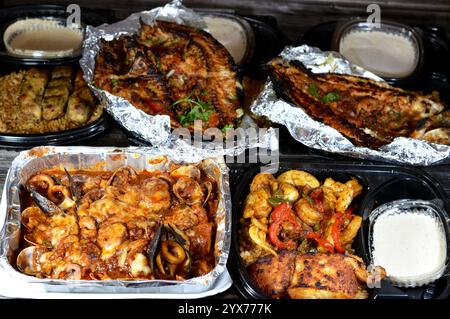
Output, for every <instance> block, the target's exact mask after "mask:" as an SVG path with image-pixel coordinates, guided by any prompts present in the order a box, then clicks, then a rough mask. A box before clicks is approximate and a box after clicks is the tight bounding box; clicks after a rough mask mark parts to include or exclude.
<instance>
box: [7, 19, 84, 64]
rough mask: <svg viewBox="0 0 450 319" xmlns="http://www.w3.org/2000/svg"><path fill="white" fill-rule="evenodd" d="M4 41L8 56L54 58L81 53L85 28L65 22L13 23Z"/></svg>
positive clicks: (8, 28) (26, 21)
mask: <svg viewBox="0 0 450 319" xmlns="http://www.w3.org/2000/svg"><path fill="white" fill-rule="evenodd" d="M3 42H4V44H5V47H6V50H7V52H8V54H10V55H12V56H17V57H23V58H35V59H40V58H42V59H52V58H65V57H74V56H77V55H80V54H81V49H82V44H83V28H82V27H81V26H76V25H74V26H67V25H66V21H65V20H64V19H59V18H53V17H46V18H27V19H21V20H17V21H15V22H13V23H12V24H10V25H9V26H8V27H7V28H6V30H5V32H4V34H3Z"/></svg>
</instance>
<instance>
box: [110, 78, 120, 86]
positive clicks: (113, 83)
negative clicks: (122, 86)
mask: <svg viewBox="0 0 450 319" xmlns="http://www.w3.org/2000/svg"><path fill="white" fill-rule="evenodd" d="M111 84H112V86H113V87H115V86H116V85H117V84H119V81H118V80H117V79H111Z"/></svg>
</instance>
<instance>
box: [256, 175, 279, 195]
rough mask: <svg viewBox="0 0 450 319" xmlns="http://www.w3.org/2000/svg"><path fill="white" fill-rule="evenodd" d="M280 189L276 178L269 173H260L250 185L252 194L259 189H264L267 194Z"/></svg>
mask: <svg viewBox="0 0 450 319" xmlns="http://www.w3.org/2000/svg"><path fill="white" fill-rule="evenodd" d="M277 188H278V183H277V180H276V179H275V177H273V175H272V174H269V173H259V174H257V175H256V176H255V177H254V178H253V181H252V183H251V184H250V193H253V192H256V191H257V190H259V189H264V190H266V191H267V192H269V193H270V192H273V191H275V190H276V189H277Z"/></svg>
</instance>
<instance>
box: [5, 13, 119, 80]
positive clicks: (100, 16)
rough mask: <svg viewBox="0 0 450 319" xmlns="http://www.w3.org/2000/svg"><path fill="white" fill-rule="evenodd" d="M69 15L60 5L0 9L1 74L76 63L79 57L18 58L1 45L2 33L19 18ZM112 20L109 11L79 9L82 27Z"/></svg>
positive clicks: (64, 16) (63, 16) (62, 16)
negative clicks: (18, 68)
mask: <svg viewBox="0 0 450 319" xmlns="http://www.w3.org/2000/svg"><path fill="white" fill-rule="evenodd" d="M68 16H69V13H67V12H66V6H62V5H20V6H13V7H4V8H1V9H0V35H1V39H0V69H1V71H2V72H3V73H8V71H9V70H12V69H14V68H15V67H17V66H24V65H25V66H35V65H47V66H56V65H61V64H67V63H74V62H78V60H79V59H80V57H81V55H80V56H76V57H68V58H58V59H33V58H20V57H14V56H10V55H8V53H7V52H6V48H5V45H4V43H3V33H4V31H5V29H6V28H7V26H8V25H9V24H10V23H11V22H13V21H15V20H17V19H20V18H26V17H29V18H34V17H57V18H66V17H68ZM112 19H113V15H112V13H111V12H109V11H106V10H104V11H94V10H91V9H87V8H81V22H82V23H83V24H84V25H93V26H98V25H100V24H103V23H108V22H110V21H111V20H112Z"/></svg>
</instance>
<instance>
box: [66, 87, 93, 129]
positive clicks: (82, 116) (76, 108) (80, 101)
mask: <svg viewBox="0 0 450 319" xmlns="http://www.w3.org/2000/svg"><path fill="white" fill-rule="evenodd" d="M93 99H94V97H93V94H92V92H91V90H90V89H89V88H88V87H87V86H84V87H81V88H79V89H77V90H76V91H74V92H73V93H72V95H71V96H70V97H69V101H68V103H67V117H68V119H69V120H70V121H72V122H74V123H80V124H82V123H86V122H87V121H88V120H89V117H90V116H91V114H92V110H93V108H94V107H95V104H93V103H92V101H93Z"/></svg>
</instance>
